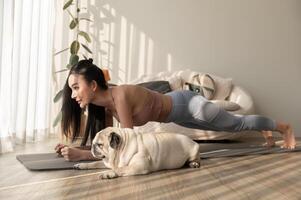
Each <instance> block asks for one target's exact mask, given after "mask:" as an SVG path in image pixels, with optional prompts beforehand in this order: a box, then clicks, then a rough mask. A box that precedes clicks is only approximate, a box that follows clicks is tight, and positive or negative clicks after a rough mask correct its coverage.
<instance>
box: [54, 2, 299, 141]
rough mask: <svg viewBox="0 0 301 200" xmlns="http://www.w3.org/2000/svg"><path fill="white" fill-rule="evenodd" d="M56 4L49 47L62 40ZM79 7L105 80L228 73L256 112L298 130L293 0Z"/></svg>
mask: <svg viewBox="0 0 301 200" xmlns="http://www.w3.org/2000/svg"><path fill="white" fill-rule="evenodd" d="M57 1H58V2H59V0H57ZM81 3H82V4H83V5H86V4H87V2H86V1H84V0H82V1H81ZM61 4H62V3H58V6H59V9H58V16H57V19H56V21H57V31H56V34H57V38H58V39H57V41H56V44H55V46H56V48H57V50H59V49H62V48H63V47H64V45H66V44H68V40H70V38H69V37H66V35H67V36H68V35H70V34H69V31H68V29H66V28H64V27H66V26H67V24H68V22H67V21H66V19H68V16H67V15H66V14H64V15H62V13H60V12H62V11H61V7H62V5H61ZM87 7H88V11H89V12H88V13H87V14H85V16H87V17H89V18H91V19H93V20H94V22H93V23H92V24H90V25H87V24H85V25H84V26H82V28H84V29H88V30H89V32H90V33H92V35H93V39H92V40H93V42H92V44H90V45H89V46H90V47H91V48H92V49H93V52H94V53H93V58H94V60H95V62H96V63H97V64H98V65H99V66H104V67H107V68H109V69H110V71H111V73H112V78H113V82H115V83H124V82H128V81H129V80H131V79H133V78H136V77H137V76H140V75H142V74H144V73H157V72H159V71H164V70H180V69H186V68H190V69H192V70H197V71H202V72H209V73H214V74H216V75H219V76H222V77H232V78H233V80H234V83H235V84H239V85H241V86H243V87H244V88H245V89H247V90H248V91H249V92H250V93H251V95H252V96H253V98H254V101H255V104H256V109H257V112H258V113H260V114H263V115H267V116H270V117H272V118H274V119H278V120H285V121H289V122H291V123H292V124H293V126H294V127H295V131H296V134H297V135H298V136H299V137H301V105H300V104H301V89H300V88H299V86H301V37H300V35H301V1H300V0H170V1H167V0H149V1H145V0H127V1H124V0H110V1H99V0H95V1H89V5H87ZM63 16H64V22H63V23H62V22H60V21H61V20H62V18H63ZM62 30H63V31H62ZM62 32H63V33H64V36H63V37H62V36H59V35H62ZM64 57H65V58H64ZM66 57H67V54H65V55H63V57H62V58H55V59H56V62H57V63H62V62H63V63H64V62H66ZM58 65H60V64H58Z"/></svg>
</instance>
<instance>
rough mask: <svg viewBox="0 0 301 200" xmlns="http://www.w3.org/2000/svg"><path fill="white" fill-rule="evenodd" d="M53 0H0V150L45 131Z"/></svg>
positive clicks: (49, 96) (34, 138) (36, 137)
mask: <svg viewBox="0 0 301 200" xmlns="http://www.w3.org/2000/svg"><path fill="white" fill-rule="evenodd" d="M54 12H55V11H54V1H53V0H42V1H41V0H1V1H0V153H4V152H9V151H13V149H14V145H15V144H19V143H25V142H35V141H37V140H41V139H42V138H44V137H45V136H47V135H48V134H49V130H50V126H51V119H50V109H51V101H52V92H51V75H52V45H53V41H52V40H53V27H54V19H53V18H54V16H55V15H54Z"/></svg>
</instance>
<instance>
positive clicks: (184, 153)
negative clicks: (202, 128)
mask: <svg viewBox="0 0 301 200" xmlns="http://www.w3.org/2000/svg"><path fill="white" fill-rule="evenodd" d="M91 152H92V154H93V156H94V157H96V158H99V159H102V161H96V162H92V163H79V164H76V165H75V166H74V167H75V168H76V169H92V168H100V166H101V164H102V163H104V165H105V166H106V167H107V168H110V169H112V170H111V171H108V172H105V173H103V174H102V175H101V177H100V178H116V177H118V176H130V175H137V174H147V173H150V172H154V171H158V170H163V169H175V168H180V167H182V166H183V165H184V164H185V163H186V162H188V164H189V166H190V167H194V168H197V167H200V156H199V145H198V144H197V143H196V142H194V141H193V140H191V139H190V138H188V137H187V136H184V135H180V134H174V133H166V132H162V133H144V134H142V133H137V132H136V131H135V130H133V129H129V128H123V129H122V128H117V127H109V128H106V129H104V130H102V131H100V132H98V133H97V134H96V136H95V138H94V140H93V144H92V147H91Z"/></svg>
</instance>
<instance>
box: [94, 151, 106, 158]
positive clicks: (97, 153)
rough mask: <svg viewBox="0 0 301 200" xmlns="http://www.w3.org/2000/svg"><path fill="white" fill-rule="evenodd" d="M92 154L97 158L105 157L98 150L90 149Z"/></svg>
mask: <svg viewBox="0 0 301 200" xmlns="http://www.w3.org/2000/svg"><path fill="white" fill-rule="evenodd" d="M92 155H93V157H95V158H98V159H104V158H105V157H106V156H105V155H103V154H101V153H99V152H93V151H92Z"/></svg>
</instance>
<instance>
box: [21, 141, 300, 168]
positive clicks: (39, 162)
mask: <svg viewBox="0 0 301 200" xmlns="http://www.w3.org/2000/svg"><path fill="white" fill-rule="evenodd" d="M298 151H301V146H298V147H296V148H295V149H294V150H288V149H281V148H280V147H274V148H270V149H268V148H266V147H244V148H229V149H227V148H222V149H218V150H211V151H206V152H202V153H201V154H200V156H201V159H209V158H221V157H236V156H249V155H264V154H271V153H288V152H298ZM16 158H17V159H18V160H19V161H20V162H21V163H22V164H23V165H24V166H25V167H26V168H28V169H29V170H63V169H73V165H74V164H76V163H79V162H68V161H65V160H64V158H63V157H60V156H58V155H57V154H56V153H40V154H23V155H17V156H16ZM80 162H91V161H80Z"/></svg>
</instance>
